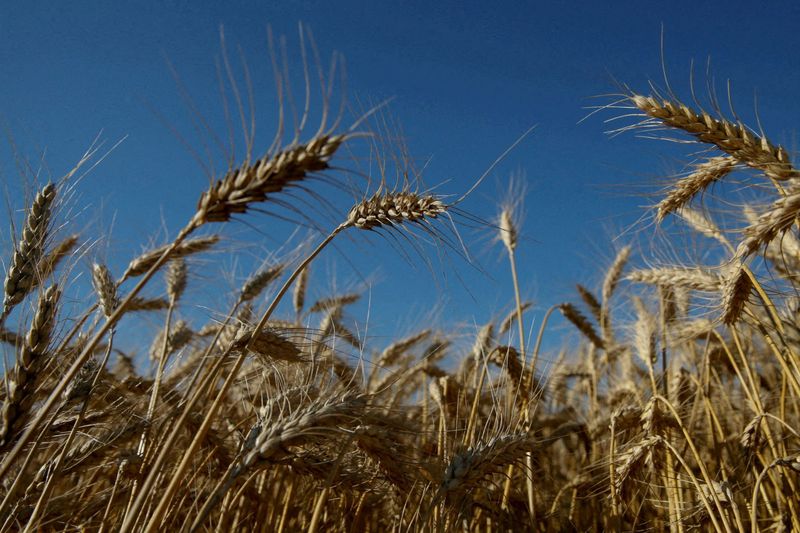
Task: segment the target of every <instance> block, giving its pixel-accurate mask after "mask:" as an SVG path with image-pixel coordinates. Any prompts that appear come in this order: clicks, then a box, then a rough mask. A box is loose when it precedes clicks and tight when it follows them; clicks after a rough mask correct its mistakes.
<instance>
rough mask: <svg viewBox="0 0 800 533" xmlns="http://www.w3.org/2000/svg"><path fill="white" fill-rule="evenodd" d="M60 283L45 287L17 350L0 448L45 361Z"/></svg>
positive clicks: (7, 438)
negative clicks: (22, 341) (23, 340)
mask: <svg viewBox="0 0 800 533" xmlns="http://www.w3.org/2000/svg"><path fill="white" fill-rule="evenodd" d="M60 294H61V293H60V292H59V290H58V286H56V285H53V286H51V287H49V288H48V289H47V290H44V291H42V293H41V294H40V296H39V302H38V304H37V306H36V313H35V314H34V316H33V320H32V321H31V325H30V328H29V329H28V334H27V335H26V336H25V342H24V343H23V344H22V346H21V347H20V350H19V353H18V354H17V362H16V364H15V365H14V370H13V371H12V374H11V377H10V378H8V380H7V389H6V398H5V400H4V401H3V411H2V420H0V423H2V425H1V426H0V449H2V448H6V447H7V446H8V445H9V444H10V442H11V440H10V438H11V436H12V433H13V429H14V426H16V425H18V422H19V417H20V415H21V414H22V412H21V411H22V408H23V405H24V403H25V402H26V396H29V395H30V394H31V393H32V392H33V385H34V382H35V380H36V376H37V374H38V373H39V371H40V370H41V369H42V366H43V364H44V361H43V358H44V355H45V354H46V353H47V346H48V345H49V344H50V334H51V333H52V331H53V326H54V325H55V314H56V305H57V304H58V298H59V296H60Z"/></svg>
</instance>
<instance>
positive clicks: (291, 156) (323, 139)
mask: <svg viewBox="0 0 800 533" xmlns="http://www.w3.org/2000/svg"><path fill="white" fill-rule="evenodd" d="M346 139H347V136H346V135H327V134H322V135H319V136H317V137H315V138H313V139H312V140H311V141H309V142H308V143H306V144H298V145H294V146H289V147H287V148H285V149H284V150H281V151H279V152H278V153H274V154H267V155H265V156H264V157H262V158H261V159H259V160H258V161H256V162H255V163H253V164H245V165H243V166H241V167H239V168H236V169H233V170H231V171H230V172H228V173H227V174H226V175H225V176H224V177H223V178H222V179H220V180H219V181H217V182H216V183H214V184H213V185H212V186H211V188H210V189H209V190H208V191H206V192H204V193H203V194H202V195H201V196H200V200H199V202H198V205H197V212H196V214H195V216H194V219H193V220H194V222H195V223H197V225H202V224H205V223H208V222H226V221H228V220H230V218H231V216H233V215H234V214H237V213H245V212H246V211H247V209H248V207H249V206H250V204H252V203H256V202H264V201H266V200H267V199H268V197H269V196H271V195H273V194H276V193H279V192H281V191H282V190H284V189H286V188H287V187H290V186H292V185H296V184H297V183H298V182H299V181H301V180H303V179H305V178H306V177H307V176H308V175H309V174H312V173H315V172H321V171H323V170H327V169H328V168H330V167H329V165H328V162H329V161H330V159H331V157H333V155H334V154H335V153H336V150H338V149H339V147H340V146H341V145H342V143H343V142H344V141H345V140H346Z"/></svg>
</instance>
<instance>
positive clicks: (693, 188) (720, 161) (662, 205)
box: [656, 156, 736, 223]
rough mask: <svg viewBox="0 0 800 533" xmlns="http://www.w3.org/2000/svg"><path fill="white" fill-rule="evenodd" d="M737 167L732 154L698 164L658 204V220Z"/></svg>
mask: <svg viewBox="0 0 800 533" xmlns="http://www.w3.org/2000/svg"><path fill="white" fill-rule="evenodd" d="M734 168H736V159H735V158H733V157H730V156H719V157H710V158H708V159H707V160H706V161H704V162H702V163H700V164H698V165H696V166H695V167H694V171H693V172H692V173H691V174H689V175H688V176H686V177H685V178H681V179H679V180H678V181H677V182H675V185H674V186H673V187H672V189H671V190H670V191H669V192H668V193H667V196H666V197H665V198H664V199H663V200H661V201H660V202H659V203H658V205H657V206H656V221H657V222H659V223H660V222H662V221H663V220H664V218H666V216H667V215H668V214H670V213H674V212H675V211H677V210H679V209H680V208H682V207H684V206H685V205H686V204H688V203H689V201H691V199H692V198H694V197H695V196H697V195H698V194H699V193H701V192H702V191H704V190H706V189H707V188H708V187H709V186H710V185H711V184H712V183H714V182H715V181H719V180H721V179H722V178H724V177H725V176H727V175H728V174H730V173H731V171H733V169H734Z"/></svg>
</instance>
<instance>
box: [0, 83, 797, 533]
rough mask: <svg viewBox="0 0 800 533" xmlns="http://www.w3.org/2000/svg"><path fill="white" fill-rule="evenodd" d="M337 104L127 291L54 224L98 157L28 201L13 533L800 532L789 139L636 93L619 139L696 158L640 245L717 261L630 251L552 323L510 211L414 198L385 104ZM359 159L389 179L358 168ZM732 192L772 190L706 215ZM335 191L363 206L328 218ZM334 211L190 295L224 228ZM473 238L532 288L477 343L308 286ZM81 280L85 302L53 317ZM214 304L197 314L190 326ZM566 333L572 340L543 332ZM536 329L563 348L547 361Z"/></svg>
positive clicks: (243, 169) (624, 249) (4, 440)
mask: <svg viewBox="0 0 800 533" xmlns="http://www.w3.org/2000/svg"><path fill="white" fill-rule="evenodd" d="M287 90H289V88H288V87H287ZM324 97H325V95H324V94H323V95H321V96H320V98H321V99H322V100H324ZM323 103H324V106H323V107H324V108H325V110H326V111H325V112H324V113H322V115H321V117H319V123H318V124H315V125H314V126H313V127H312V126H311V121H310V120H309V121H307V122H306V120H305V119H306V117H305V115H303V122H302V123H301V124H300V126H299V127H298V125H297V124H294V125H293V128H294V129H292V127H286V125H285V124H283V123H281V124H278V125H277V127H276V136H275V141H274V142H273V143H272V145H271V146H249V145H248V149H247V154H246V155H245V157H243V158H241V159H240V160H239V161H237V162H235V163H234V164H231V165H230V168H229V169H228V170H227V172H225V173H222V174H221V175H219V176H217V177H216V179H215V180H214V181H213V182H212V183H211V184H210V185H209V187H208V188H207V189H205V190H195V191H186V192H185V194H186V197H187V198H189V200H188V203H189V204H191V205H195V203H196V208H195V210H194V214H193V215H192V216H191V217H190V218H189V219H188V220H187V221H186V222H185V225H184V226H183V228H182V229H180V230H178V231H175V232H174V234H173V235H172V236H171V238H170V239H169V240H167V241H166V242H165V243H164V244H163V245H162V246H153V247H151V248H149V249H147V250H145V251H144V252H139V251H138V250H131V252H130V253H129V254H126V255H125V257H124V258H123V261H124V262H125V263H127V265H128V266H127V268H126V270H125V271H124V272H122V273H119V272H116V273H114V272H111V270H110V269H109V268H108V266H107V265H106V264H104V263H103V262H100V261H96V260H94V259H92V260H91V261H90V262H87V260H86V258H87V257H88V258H90V259H91V258H92V257H93V256H92V254H91V246H90V245H89V243H91V242H94V240H95V239H97V238H98V236H96V235H83V234H70V233H67V232H65V231H64V230H63V228H64V225H63V221H62V220H60V217H62V216H63V214H64V213H65V212H68V210H67V209H65V207H64V204H65V203H66V202H68V201H69V200H70V194H69V191H70V190H71V188H72V187H73V186H74V184H73V182H74V181H75V176H76V175H77V174H79V173H80V172H82V169H83V168H85V166H86V165H89V164H91V163H90V161H92V158H93V157H96V155H97V154H96V153H95V152H93V151H89V152H87V154H86V155H85V156H84V157H83V158H81V159H80V161H79V162H78V164H76V166H75V168H74V169H72V170H71V171H70V172H68V173H66V175H65V176H64V177H63V178H60V179H57V180H54V181H52V182H47V183H33V184H30V186H31V187H32V189H33V193H32V194H31V200H30V201H29V202H28V203H27V205H25V202H24V201H22V200H21V199H16V200H18V203H17V205H15V206H14V207H16V208H24V212H25V215H24V220H23V221H22V222H21V224H18V225H17V227H16V228H15V230H16V231H14V232H13V233H14V235H15V240H14V241H13V242H9V243H6V244H7V245H6V247H5V248H4V249H3V254H4V259H3V264H4V266H5V272H4V285H3V306H2V313H1V314H0V343H2V349H3V353H4V356H5V358H6V361H7V368H6V372H5V379H4V384H3V386H2V388H1V389H0V396H1V397H2V402H3V405H2V418H1V419H0V461H1V463H0V470H1V472H2V473H1V474H0V478H1V479H2V485H1V486H0V498H1V499H2V501H1V502H0V524H2V525H1V526H0V529H2V531H40V530H41V531H51V530H52V531H77V530H80V531H124V532H130V531H265V532H285V531H346V532H363V531H372V532H377V531H397V532H401V531H402V532H407V531H486V532H489V531H573V530H574V531H592V530H593V531H602V530H606V531H632V530H642V531H693V530H700V531H710V530H713V531H726V532H732V531H747V530H751V531H762V530H763V531H792V530H795V531H796V530H800V500H799V499H798V498H797V496H796V495H797V494H798V491H797V489H798V487H797V485H798V484H800V477H798V473H800V455H798V451H799V450H800V434H799V433H798V431H800V322H798V311H800V300H798V289H800V279H799V278H798V276H800V236H799V235H798V228H797V227H796V222H797V221H798V216H799V215H800V185H798V184H800V179H799V178H800V175H798V171H797V170H796V169H795V168H794V166H793V163H792V161H791V157H790V155H789V153H788V152H787V150H786V149H784V148H783V147H781V146H779V145H776V144H773V142H771V141H770V140H769V138H768V137H767V136H766V134H765V133H764V132H761V131H757V130H754V129H752V128H750V127H748V126H746V125H744V124H743V123H741V122H739V121H738V120H733V119H729V118H726V117H725V115H724V114H723V113H722V112H721V111H719V110H716V109H715V108H714V107H713V106H710V107H709V109H712V110H710V111H709V110H704V109H702V108H701V107H699V106H698V105H696V104H692V105H687V104H685V103H683V102H681V101H678V100H677V99H676V98H674V97H673V96H671V95H669V94H668V95H664V94H658V93H657V92H656V91H655V90H653V91H651V92H645V93H641V94H640V93H638V92H636V91H633V90H626V91H624V92H623V93H621V94H620V95H618V96H617V97H616V98H615V99H614V100H613V101H612V102H611V103H609V104H608V105H606V106H603V107H604V109H603V112H605V113H607V114H611V115H615V116H616V117H618V118H620V117H621V118H623V119H624V120H626V124H625V125H624V126H621V127H619V129H617V130H615V131H614V133H615V134H617V133H619V134H627V132H628V131H629V130H630V131H632V132H633V134H635V133H636V132H643V131H644V132H648V133H649V132H658V133H657V135H659V136H664V137H670V138H676V139H680V140H683V141H691V142H692V143H694V144H693V148H691V149H687V150H686V162H685V167H684V172H683V173H682V174H681V175H679V176H676V177H674V179H673V180H672V181H671V182H670V183H668V184H666V186H665V188H664V190H663V191H662V193H661V196H660V197H659V198H658V199H657V201H656V202H655V203H654V204H653V205H652V207H651V208H650V211H651V212H649V213H647V216H649V217H650V218H652V220H653V221H654V222H655V226H656V227H655V228H651V230H652V231H654V232H657V231H658V229H657V228H658V226H659V225H660V224H662V223H664V224H666V223H668V222H670V221H673V220H674V221H679V222H680V223H681V224H683V225H684V226H685V227H686V228H688V230H687V231H692V232H695V233H696V234H697V235H702V236H704V237H705V238H708V239H709V240H710V242H713V243H715V245H714V246H715V252H714V253H713V254H710V255H706V256H704V257H706V258H708V257H711V258H714V262H712V263H711V264H709V263H708V262H701V261H700V260H698V261H697V262H696V263H695V264H690V263H686V262H677V261H676V262H674V263H669V262H667V261H664V260H663V258H662V259H661V260H659V259H657V258H644V261H642V260H640V259H641V258H638V257H636V251H635V248H634V247H632V246H618V247H617V248H616V251H615V252H614V253H615V254H616V257H615V259H614V260H613V261H611V262H609V264H607V265H606V270H605V272H604V273H603V274H602V275H603V277H602V283H601V284H599V285H598V286H597V287H587V286H584V285H580V284H579V285H577V287H576V291H575V294H574V298H572V299H571V300H570V301H563V302H562V301H559V302H549V303H548V304H547V305H548V306H549V308H548V309H547V311H546V312H545V313H543V314H538V315H535V314H534V312H533V310H532V308H531V303H530V302H528V301H525V300H524V299H523V295H522V294H521V290H520V285H521V281H522V280H519V279H518V278H517V263H516V261H517V259H516V255H515V254H516V252H517V250H518V249H519V248H520V247H522V246H527V245H528V243H527V242H526V241H525V240H524V239H521V238H520V235H521V233H522V231H523V229H524V228H522V227H521V220H520V216H519V212H518V209H519V207H520V206H519V205H515V203H514V202H511V203H503V202H501V201H498V207H497V217H496V219H495V220H479V219H476V218H475V217H471V216H470V214H469V213H468V212H467V211H466V210H464V209H463V208H462V204H461V200H462V199H464V198H465V197H466V196H467V195H468V194H469V191H465V190H455V191H452V190H451V191H447V193H448V194H449V195H447V196H445V195H444V194H443V193H442V194H440V193H439V192H438V191H439V189H430V188H426V187H425V186H423V185H422V182H421V181H420V180H419V179H418V177H417V176H416V175H415V173H414V172H408V168H406V167H405V166H404V165H406V164H408V160H407V159H406V158H405V157H404V154H405V148H404V147H402V146H392V147H388V148H387V145H390V144H391V143H392V142H394V138H393V137H392V136H390V135H383V134H382V132H381V128H380V127H375V126H374V124H375V123H378V124H380V122H381V121H380V120H373V119H375V118H376V117H379V116H381V114H382V113H384V112H385V107H386V106H384V105H379V106H376V108H374V109H371V110H369V111H367V112H365V113H363V114H362V115H361V116H359V117H357V118H356V119H354V120H352V121H350V123H348V122H347V121H346V120H343V119H342V117H341V116H335V115H336V113H335V111H331V112H330V114H328V113H327V106H328V102H323ZM240 104H241V102H240ZM767 105H768V104H767ZM306 106H308V103H307V102H306ZM389 107H390V104H389ZM287 120H288V119H287ZM245 122H246V121H245ZM287 131H289V132H291V131H294V132H295V133H294V134H291V133H288V134H287V133H286V132H287ZM245 136H246V137H247V133H246V131H245ZM358 145H361V146H367V147H369V148H368V149H371V150H373V153H374V154H377V158H378V159H380V162H379V164H378V165H377V168H378V170H376V171H375V173H376V174H375V175H374V176H371V177H370V179H368V180H364V179H363V176H349V178H353V179H352V180H351V179H349V178H348V179H343V178H342V174H343V173H344V174H347V172H348V171H347V169H348V168H352V165H349V163H351V162H352V157H353V156H352V153H353V150H356V149H357V148H356V147H357V146H358ZM122 149H124V148H122ZM395 154H400V155H395ZM101 164H102V163H101ZM395 167H397V168H395ZM342 169H345V170H344V171H343V170H342ZM732 179H736V180H737V182H738V183H739V187H740V189H744V188H746V187H752V188H753V190H757V191H759V194H760V198H761V200H760V201H758V202H755V201H754V202H752V203H741V202H738V201H737V200H736V199H732V200H731V204H730V205H728V208H727V209H719V210H714V209H705V208H703V207H702V206H703V205H704V204H703V203H702V202H701V199H702V197H703V196H704V194H705V193H708V192H709V191H711V189H712V188H713V187H715V186H716V185H718V184H721V183H725V182H728V181H730V180H732ZM321 183H323V184H325V185H327V186H333V187H334V189H336V190H339V191H346V192H348V193H353V194H351V195H349V196H351V197H354V198H356V200H355V201H354V202H351V203H343V202H342V203H340V202H339V199H340V198H339V196H334V197H333V199H332V200H330V202H327V198H323V197H322V195H321V193H319V192H318V191H317V189H316V188H317V187H318V186H320V184H321ZM354 184H355V185H354ZM742 184H744V185H742ZM354 188H355V189H354ZM720 190H723V189H720ZM432 191H436V192H432ZM450 194H451V195H450ZM341 196H342V197H344V198H347V197H348V194H343V195H341ZM154 201H157V199H155V197H154ZM322 203H325V206H324V207H325V208H326V209H328V208H332V211H333V212H334V213H336V215H335V216H336V217H338V218H336V219H335V220H333V221H328V220H326V221H325V223H327V224H328V225H327V226H324V231H321V232H318V233H317V234H316V237H315V241H314V242H313V244H312V245H310V246H308V245H306V243H298V245H297V247H296V249H295V250H294V251H293V252H292V253H289V254H286V257H285V258H280V259H278V260H275V261H272V262H271V263H267V264H265V265H264V266H263V267H262V268H260V269H258V270H256V271H254V272H252V274H251V275H250V276H249V278H248V279H246V280H245V281H244V282H243V283H242V284H241V286H240V287H239V288H238V289H237V290H236V291H235V293H233V294H229V293H227V292H225V288H224V287H219V292H218V294H217V297H214V298H211V299H210V300H209V301H204V302H198V301H196V300H197V297H198V294H200V295H207V294H209V293H211V291H208V290H204V291H202V292H192V285H193V284H197V283H201V282H202V283H204V284H208V283H210V282H213V280H214V279H216V278H215V272H218V271H219V270H221V269H223V265H220V264H217V263H216V262H215V261H214V259H215V258H216V257H218V256H215V255H213V253H212V252H214V251H215V250H217V249H220V248H223V249H224V248H225V246H227V245H228V244H229V243H226V239H227V238H228V237H226V236H225V234H224V233H222V232H221V231H220V228H221V227H224V226H227V225H231V224H237V223H240V221H248V220H253V219H259V218H263V217H268V216H269V215H266V214H264V213H263V211H269V209H270V208H271V207H272V206H276V207H277V206H280V207H283V208H285V209H288V212H289V213H291V214H292V215H293V217H294V218H291V217H290V219H291V220H297V221H298V223H299V222H301V221H304V220H305V214H304V213H305V212H307V211H309V212H313V211H314V210H315V209H317V208H318V207H319V208H321V207H322V206H321V204H322ZM318 204H320V205H318ZM329 204H332V205H329ZM731 205H733V206H735V207H730V206H731ZM309 216H312V215H309ZM464 223H468V224H479V225H482V226H483V227H484V229H486V230H487V231H490V232H492V233H493V235H494V238H495V239H494V240H495V252H496V254H498V255H499V256H501V258H502V260H503V263H502V264H503V268H504V269H505V268H506V266H508V267H509V270H508V271H509V272H510V277H511V279H510V280H509V281H510V283H512V284H513V285H512V286H513V288H514V291H513V292H512V293H509V294H507V295H506V297H507V301H508V303H509V308H510V309H511V312H510V313H509V314H508V315H507V316H505V317H498V318H497V319H496V320H493V321H491V322H489V323H486V324H483V325H482V326H481V327H478V328H475V331H474V332H473V335H472V338H471V339H470V341H469V343H464V342H457V340H458V339H457V335H456V334H455V332H448V331H443V330H439V329H435V327H433V326H431V328H430V329H422V330H419V331H415V332H412V333H411V334H406V332H402V331H398V332H397V333H396V335H395V337H394V338H393V339H391V340H390V341H389V342H377V341H374V340H373V339H370V338H369V337H365V336H363V335H361V334H360V332H359V331H353V329H352V328H351V327H350V323H349V321H348V320H347V316H348V308H349V307H350V306H352V305H353V304H354V303H356V302H357V301H358V300H359V299H360V298H361V297H362V296H363V294H362V293H360V292H346V291H342V292H339V293H336V294H332V295H330V296H329V297H326V298H323V299H319V300H317V301H310V298H309V297H308V296H309V294H311V292H310V291H309V287H310V286H313V285H314V284H317V285H325V280H321V279H319V276H321V275H324V274H322V270H316V269H315V265H316V264H317V261H318V258H319V257H320V256H322V255H325V254H326V253H328V252H330V248H331V243H334V244H335V243H337V242H339V240H341V239H344V238H349V239H354V240H359V239H362V238H366V237H367V236H369V235H372V236H377V237H378V239H376V240H374V242H378V243H381V241H390V242H392V243H395V246H396V248H399V249H400V250H407V251H409V257H410V258H411V259H410V260H411V261H424V260H425V259H424V256H425V255H428V254H430V255H435V254H437V253H439V252H440V251H441V250H443V249H446V250H450V251H451V253H455V254H458V253H460V250H461V249H462V248H463V249H466V250H468V249H469V248H470V246H471V245H472V243H470V242H468V241H467V242H464V241H462V239H461V235H462V232H461V231H460V230H459V228H460V225H461V224H464ZM388 248H389V250H390V251H391V250H392V247H391V246H389V247H388ZM608 249H609V250H612V249H614V245H613V244H612V243H611V240H610V239H609V243H608ZM465 255H466V254H465ZM388 256H389V259H387V260H394V259H392V258H391V254H388ZM78 258H80V259H81V260H78ZM352 260H354V261H358V258H357V257H355V258H352ZM79 270H82V274H83V275H84V278H85V279H90V280H91V283H88V282H87V283H85V285H86V287H85V289H86V294H85V299H84V300H83V301H84V302H88V304H87V305H85V306H84V307H83V308H80V307H78V306H76V305H74V302H69V305H67V303H68V302H66V301H65V298H64V294H65V286H64V284H65V283H69V281H70V280H74V279H76V277H75V276H74V274H75V273H76V271H79ZM201 271H202V272H204V273H205V275H204V276H203V277H202V278H201V277H200V276H198V273H199V272H201ZM498 272H506V270H502V271H501V270H498ZM502 275H506V274H502ZM621 288H624V289H625V290H621ZM220 294H222V295H223V296H219V295H220ZM187 295H189V296H187ZM198 308H200V309H204V310H211V311H208V312H206V313H205V315H204V320H205V322H204V323H198V322H197V321H195V320H189V316H190V315H191V316H196V313H195V314H194V315H193V314H192V312H191V309H195V310H196V309H198ZM395 312H396V313H397V314H398V315H400V314H402V310H396V311H395ZM141 317H146V319H145V320H146V321H147V323H150V324H157V325H158V327H157V328H156V332H155V333H152V334H151V332H150V330H148V329H147V328H142V318H141ZM559 317H561V319H563V320H564V321H565V323H567V324H571V325H572V326H574V328H570V329H569V330H562V329H557V330H555V331H552V330H551V324H552V322H553V321H555V320H556V319H558V318H559ZM534 323H535V324H536V326H535V327H533V324H534ZM545 334H547V335H549V336H553V335H557V334H562V335H564V336H565V337H567V338H569V339H571V341H565V342H564V344H563V345H564V346H565V348H564V349H563V350H561V351H560V352H556V353H549V350H550V348H549V347H546V346H544V345H545V343H543V337H544V336H545Z"/></svg>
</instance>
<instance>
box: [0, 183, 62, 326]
mask: <svg viewBox="0 0 800 533" xmlns="http://www.w3.org/2000/svg"><path fill="white" fill-rule="evenodd" d="M55 198H56V186H55V185H53V184H52V183H48V184H47V185H45V186H44V187H43V188H42V189H41V190H40V191H39V192H38V193H37V194H36V197H35V198H34V199H33V203H32V204H31V206H30V208H29V209H28V213H27V216H26V217H25V226H24V227H23V229H22V238H21V239H20V241H19V245H18V246H17V248H16V250H14V254H13V255H12V256H11V264H10V265H9V267H8V271H7V272H6V278H5V282H4V284H3V288H4V291H5V292H4V296H3V310H2V313H0V324H2V323H3V322H4V320H5V318H6V316H8V314H9V313H10V312H11V310H12V309H13V308H14V306H16V305H17V304H18V303H20V302H21V301H22V300H23V299H24V298H25V296H27V295H28V293H29V292H30V291H31V289H32V288H33V287H34V285H35V283H36V282H35V279H36V276H37V274H38V273H37V272H36V267H37V266H38V265H39V261H40V259H41V258H42V255H43V253H44V246H45V239H46V238H47V233H48V229H49V226H50V217H51V215H52V210H53V202H54V200H55Z"/></svg>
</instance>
